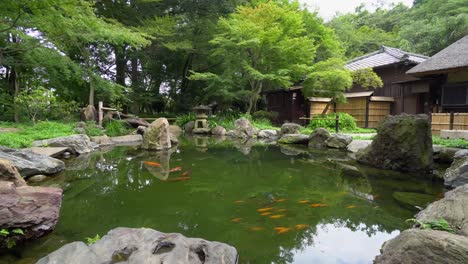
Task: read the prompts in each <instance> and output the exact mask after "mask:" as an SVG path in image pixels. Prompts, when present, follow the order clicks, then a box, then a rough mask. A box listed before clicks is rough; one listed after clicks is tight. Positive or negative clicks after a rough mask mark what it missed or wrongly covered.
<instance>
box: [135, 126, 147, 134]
mask: <svg viewBox="0 0 468 264" xmlns="http://www.w3.org/2000/svg"><path fill="white" fill-rule="evenodd" d="M146 129H148V127H145V126H139V127H137V130H136V134H138V135H142V136H143V135H144V134H145V132H146Z"/></svg>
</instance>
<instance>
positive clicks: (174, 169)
mask: <svg viewBox="0 0 468 264" xmlns="http://www.w3.org/2000/svg"><path fill="white" fill-rule="evenodd" d="M181 170H182V167H175V168H173V169H170V170H169V172H174V171H181Z"/></svg>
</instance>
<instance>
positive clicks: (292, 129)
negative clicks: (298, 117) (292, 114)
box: [280, 123, 303, 135]
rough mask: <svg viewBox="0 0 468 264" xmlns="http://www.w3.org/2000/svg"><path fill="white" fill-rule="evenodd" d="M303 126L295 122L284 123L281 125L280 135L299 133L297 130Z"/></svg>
mask: <svg viewBox="0 0 468 264" xmlns="http://www.w3.org/2000/svg"><path fill="white" fill-rule="evenodd" d="M302 128H303V127H302V126H300V125H298V124H295V123H284V124H283V125H281V132H280V133H281V135H286V134H299V131H300V130H301V129H302Z"/></svg>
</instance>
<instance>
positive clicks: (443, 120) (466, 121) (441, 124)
mask: <svg viewBox="0 0 468 264" xmlns="http://www.w3.org/2000/svg"><path fill="white" fill-rule="evenodd" d="M431 130H432V134H433V135H439V134H440V131H441V130H468V113H433V114H432V116H431Z"/></svg>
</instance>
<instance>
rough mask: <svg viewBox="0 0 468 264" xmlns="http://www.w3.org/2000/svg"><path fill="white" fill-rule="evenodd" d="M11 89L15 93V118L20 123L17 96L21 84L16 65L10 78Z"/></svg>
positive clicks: (11, 71)
mask: <svg viewBox="0 0 468 264" xmlns="http://www.w3.org/2000/svg"><path fill="white" fill-rule="evenodd" d="M8 83H9V86H10V89H11V91H12V94H13V108H14V109H13V110H14V120H15V122H16V123H19V121H20V120H19V107H18V104H17V103H16V98H17V97H18V95H19V93H20V85H19V74H18V71H17V70H16V68H15V67H12V68H11V70H10V75H9V80H8Z"/></svg>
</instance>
